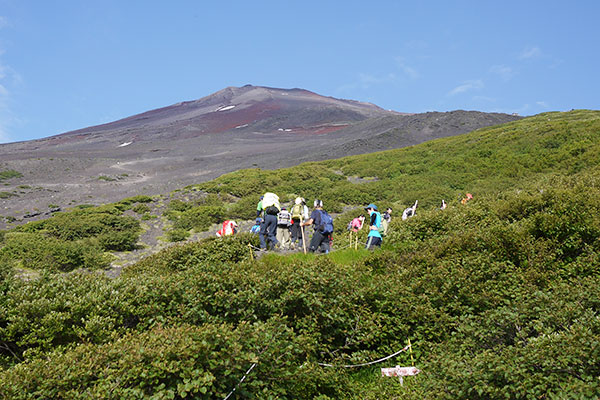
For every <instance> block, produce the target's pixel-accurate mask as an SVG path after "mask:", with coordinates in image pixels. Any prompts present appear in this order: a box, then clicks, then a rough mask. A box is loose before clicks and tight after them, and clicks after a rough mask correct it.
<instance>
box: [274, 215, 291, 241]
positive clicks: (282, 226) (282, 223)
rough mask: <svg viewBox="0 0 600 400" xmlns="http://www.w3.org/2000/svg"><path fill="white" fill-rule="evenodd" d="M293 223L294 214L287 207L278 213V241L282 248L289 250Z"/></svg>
mask: <svg viewBox="0 0 600 400" xmlns="http://www.w3.org/2000/svg"><path fill="white" fill-rule="evenodd" d="M291 224H292V214H290V213H289V212H288V211H287V209H286V208H285V207H281V211H280V212H279V214H277V241H278V242H279V245H280V248H281V249H282V250H287V249H288V247H289V246H290V243H291V240H290V225H291Z"/></svg>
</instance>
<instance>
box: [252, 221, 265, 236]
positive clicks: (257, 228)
mask: <svg viewBox="0 0 600 400" xmlns="http://www.w3.org/2000/svg"><path fill="white" fill-rule="evenodd" d="M262 222H263V220H262V218H256V220H255V221H254V225H252V227H251V228H250V233H254V234H256V235H258V233H259V232H260V225H261V224H262Z"/></svg>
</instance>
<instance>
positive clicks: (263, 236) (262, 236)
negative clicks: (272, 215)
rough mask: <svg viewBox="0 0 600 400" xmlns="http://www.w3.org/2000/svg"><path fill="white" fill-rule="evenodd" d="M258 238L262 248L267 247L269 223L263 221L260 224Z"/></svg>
mask: <svg viewBox="0 0 600 400" xmlns="http://www.w3.org/2000/svg"><path fill="white" fill-rule="evenodd" d="M258 240H259V241H260V248H261V249H266V248H267V223H266V221H263V222H262V223H261V224H260V231H259V232H258Z"/></svg>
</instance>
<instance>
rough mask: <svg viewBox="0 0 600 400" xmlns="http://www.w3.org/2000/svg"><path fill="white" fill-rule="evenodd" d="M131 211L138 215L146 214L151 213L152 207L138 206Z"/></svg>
mask: <svg viewBox="0 0 600 400" xmlns="http://www.w3.org/2000/svg"><path fill="white" fill-rule="evenodd" d="M131 210H132V211H133V212H135V213H137V214H145V213H149V212H150V207H148V206H147V205H146V204H136V205H135V206H133V207H132V208H131Z"/></svg>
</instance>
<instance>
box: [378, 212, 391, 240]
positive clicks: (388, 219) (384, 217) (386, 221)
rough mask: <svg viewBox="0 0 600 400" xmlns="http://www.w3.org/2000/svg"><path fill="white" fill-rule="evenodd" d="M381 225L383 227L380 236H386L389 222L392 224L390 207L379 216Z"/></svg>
mask: <svg viewBox="0 0 600 400" xmlns="http://www.w3.org/2000/svg"><path fill="white" fill-rule="evenodd" d="M381 218H382V219H381V225H382V226H383V233H382V234H381V235H382V236H385V235H387V231H388V227H389V226H390V222H392V209H391V208H390V207H388V208H387V210H385V212H384V213H383V215H382V216H381Z"/></svg>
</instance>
